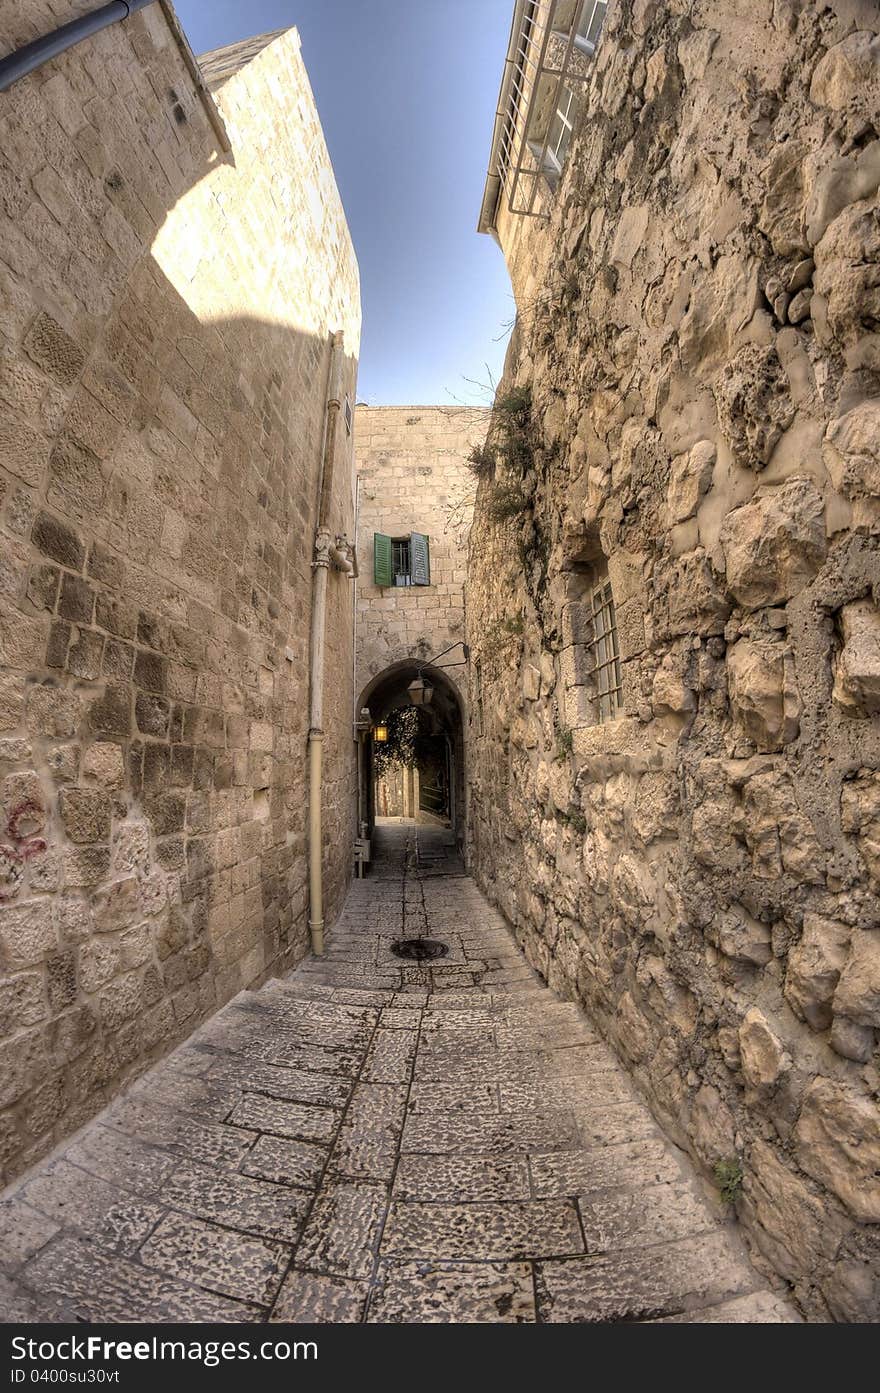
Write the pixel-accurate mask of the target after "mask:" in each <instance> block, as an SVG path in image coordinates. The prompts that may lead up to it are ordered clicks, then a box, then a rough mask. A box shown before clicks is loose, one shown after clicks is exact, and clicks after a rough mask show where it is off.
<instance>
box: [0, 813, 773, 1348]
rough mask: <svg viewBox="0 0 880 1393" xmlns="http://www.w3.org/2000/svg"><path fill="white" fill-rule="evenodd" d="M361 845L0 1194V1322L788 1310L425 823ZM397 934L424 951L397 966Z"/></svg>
mask: <svg viewBox="0 0 880 1393" xmlns="http://www.w3.org/2000/svg"><path fill="white" fill-rule="evenodd" d="M378 841H379V854H378V857H377V861H376V863H375V864H374V867H373V872H372V875H371V877H370V878H369V879H367V880H364V881H357V882H355V884H354V885H353V887H352V890H351V893H350V896H349V899H348V903H347V906H346V909H345V913H344V915H343V917H342V919H341V920H340V922H339V924H338V925H337V927H336V929H335V931H334V933H333V935H332V938H331V940H330V942H329V946H328V951H327V955H326V957H325V958H324V959H323V960H322V961H319V960H315V959H309V960H307V961H306V962H304V963H303V964H302V965H301V967H300V968H299V969H298V971H296V972H295V973H293V974H292V975H291V976H290V977H289V978H287V979H285V980H284V981H277V980H276V981H272V982H269V983H268V984H267V985H266V986H264V987H263V988H262V990H260V991H258V992H253V993H250V992H249V993H243V994H242V995H240V996H239V997H237V998H236V999H235V1000H234V1001H232V1002H231V1003H230V1004H229V1005H228V1006H227V1007H226V1008H225V1010H223V1011H221V1012H220V1013H219V1015H217V1016H216V1017H214V1018H213V1019H212V1020H211V1021H209V1022H208V1023H207V1024H206V1025H205V1026H204V1027H203V1028H202V1029H201V1030H200V1031H199V1032H198V1034H197V1035H196V1036H194V1037H193V1038H192V1039H191V1040H190V1041H189V1042H188V1043H187V1044H185V1045H184V1046H183V1047H181V1048H180V1049H178V1050H177V1051H176V1052H175V1053H174V1054H173V1055H172V1056H170V1057H169V1058H168V1059H167V1060H166V1061H164V1062H163V1063H161V1064H159V1065H158V1066H157V1067H156V1068H154V1069H153V1070H152V1071H151V1072H150V1073H149V1074H147V1075H146V1076H145V1077H144V1078H142V1079H141V1080H140V1081H139V1082H138V1084H137V1085H136V1086H135V1087H134V1088H132V1089H131V1090H129V1091H128V1093H127V1094H126V1095H125V1096H123V1097H122V1098H120V1099H119V1100H118V1101H117V1102H115V1103H113V1104H112V1105H111V1106H110V1107H109V1108H108V1109H107V1110H106V1111H105V1112H104V1113H102V1114H101V1116H100V1117H98V1118H97V1119H95V1121H94V1122H92V1123H91V1124H89V1125H88V1126H87V1127H86V1128H85V1129H84V1130H83V1131H81V1132H80V1133H79V1134H78V1135H77V1136H76V1137H74V1138H73V1140H72V1141H71V1142H70V1143H69V1144H67V1146H66V1148H65V1149H64V1151H63V1153H61V1154H57V1155H56V1156H55V1157H54V1158H53V1159H51V1160H50V1161H49V1162H47V1163H45V1164H43V1165H41V1166H40V1167H39V1168H38V1169H37V1170H36V1171H32V1172H31V1173H30V1174H29V1175H28V1176H26V1177H25V1178H24V1180H23V1182H22V1183H21V1184H20V1185H19V1187H18V1188H17V1190H16V1191H15V1192H14V1194H12V1195H11V1196H10V1197H7V1199H6V1201H5V1203H4V1204H3V1206H2V1209H0V1271H2V1272H5V1273H6V1274H7V1275H6V1277H2V1276H0V1294H2V1296H3V1298H4V1299H3V1300H2V1302H0V1305H2V1307H3V1309H4V1310H5V1311H6V1319H7V1320H36V1319H46V1320H87V1321H88V1320H91V1321H99V1320H100V1321H123V1320H124V1321H131V1320H160V1321H178V1320H233V1321H250V1320H267V1319H268V1320H276V1321H288V1320H289V1321H311V1320H319V1321H361V1320H364V1319H366V1320H368V1321H379V1322H389V1321H404V1322H417V1321H425V1320H431V1321H474V1320H477V1321H490V1320H491V1321H498V1320H502V1321H535V1320H541V1321H615V1320H645V1319H657V1318H661V1319H672V1320H676V1319H700V1320H713V1321H755V1320H758V1321H785V1320H794V1319H796V1317H795V1315H794V1314H793V1313H792V1312H791V1311H790V1309H789V1308H788V1307H787V1306H786V1305H785V1304H784V1303H783V1302H782V1301H780V1300H779V1299H778V1298H777V1297H775V1296H774V1295H773V1294H772V1293H771V1292H770V1291H768V1290H766V1289H765V1287H764V1284H763V1283H762V1281H761V1279H760V1278H759V1277H758V1276H757V1274H756V1273H755V1272H754V1270H753V1269H752V1268H751V1266H750V1265H749V1263H748V1261H747V1259H746V1257H745V1253H744V1250H743V1248H742V1245H741V1244H740V1242H739V1239H738V1237H737V1234H736V1230H735V1229H734V1228H732V1227H731V1226H729V1225H726V1224H724V1223H722V1222H719V1220H718V1219H717V1218H716V1217H715V1216H713V1213H712V1211H711V1209H710V1206H709V1204H708V1203H707V1201H706V1199H705V1197H704V1196H703V1194H702V1192H701V1190H700V1188H699V1186H698V1183H697V1181H696V1180H695V1178H694V1177H693V1175H692V1173H691V1172H690V1171H689V1168H688V1165H687V1164H686V1162H685V1161H684V1160H683V1159H682V1157H681V1154H680V1153H678V1152H677V1151H676V1150H675V1148H674V1147H672V1146H671V1145H670V1144H669V1143H668V1142H667V1141H665V1140H664V1138H663V1136H662V1135H661V1133H660V1132H659V1131H658V1129H657V1127H656V1125H655V1124H654V1122H653V1121H652V1119H651V1116H650V1114H649V1113H648V1111H647V1109H646V1108H645V1106H644V1105H643V1104H642V1103H641V1102H640V1101H639V1100H638V1099H637V1097H636V1096H635V1094H634V1092H633V1090H632V1088H631V1086H630V1085H629V1083H628V1081H627V1079H626V1076H625V1074H624V1073H623V1072H622V1070H621V1069H620V1068H619V1067H618V1065H617V1064H616V1062H615V1060H614V1058H613V1057H612V1055H611V1054H610V1053H609V1051H608V1050H607V1049H606V1048H605V1047H604V1046H603V1045H602V1044H601V1042H600V1041H599V1040H598V1038H597V1037H596V1035H595V1034H594V1033H593V1032H592V1031H591V1029H590V1027H589V1025H588V1023H587V1021H586V1019H585V1017H584V1016H583V1014H582V1012H581V1011H580V1010H579V1009H578V1008H577V1007H576V1006H575V1005H573V1004H569V1003H563V1002H560V1001H559V1000H557V999H556V998H555V997H554V995H553V994H552V993H551V992H550V991H549V990H548V989H546V988H545V987H543V986H542V985H541V983H540V982H539V981H538V979H537V978H536V976H535V974H534V973H533V972H532V971H531V970H530V969H529V967H528V966H527V965H526V963H525V961H524V959H523V958H522V955H521V954H520V952H519V951H518V949H517V948H516V946H515V944H514V942H513V940H512V938H511V935H510V933H509V931H508V930H507V929H506V928H505V926H504V924H503V923H502V921H501V919H500V918H499V916H498V915H497V914H496V913H495V912H494V911H493V910H492V909H491V908H490V907H489V906H488V905H487V903H486V901H485V900H484V898H483V897H482V895H481V894H480V892H479V891H478V890H477V888H476V887H475V886H474V884H473V883H472V882H471V881H470V880H469V879H467V878H466V877H464V876H463V875H461V874H456V873H455V872H456V871H457V870H458V869H459V867H458V866H457V865H456V863H455V859H454V856H455V853H454V849H453V848H451V847H450V846H449V845H448V843H449V837H448V835H447V834H445V833H443V832H442V831H441V830H439V829H424V828H419V829H415V828H414V827H412V826H411V825H406V824H396V825H386V826H384V827H382V828H380V829H379V837H378ZM420 863H421V864H420ZM450 872H452V873H450ZM400 937H407V938H410V937H430V938H432V939H435V940H440V941H441V942H443V943H444V944H446V945H448V949H449V951H448V954H447V955H446V956H444V957H442V958H438V959H436V960H434V961H431V962H427V963H420V962H413V963H408V962H402V961H401V960H400V959H399V958H397V957H395V956H394V955H393V954H392V951H391V945H392V941H393V940H394V939H396V938H400ZM697 1312H699V1315H695V1314H694V1313H697Z"/></svg>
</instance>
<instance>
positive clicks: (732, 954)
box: [718, 904, 773, 967]
mask: <svg viewBox="0 0 880 1393" xmlns="http://www.w3.org/2000/svg"><path fill="white" fill-rule="evenodd" d="M718 947H719V948H720V950H721V952H722V953H723V954H724V956H725V957H726V958H734V959H735V960H736V961H737V962H745V963H751V964H752V965H753V966H754V967H766V965H767V963H769V961H770V959H771V958H772V956H773V948H772V935H771V931H770V927H769V925H768V924H762V923H761V921H760V919H755V918H753V916H752V915H751V914H749V913H748V911H747V910H745V909H744V908H743V907H742V905H740V904H733V905H731V906H730V908H729V909H726V910H725V911H724V912H723V914H721V915H720V916H719V918H718Z"/></svg>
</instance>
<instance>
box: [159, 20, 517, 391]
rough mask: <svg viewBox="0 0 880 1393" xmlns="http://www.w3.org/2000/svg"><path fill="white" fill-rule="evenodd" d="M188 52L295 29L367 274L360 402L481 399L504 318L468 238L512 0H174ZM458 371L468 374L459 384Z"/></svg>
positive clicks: (507, 296) (503, 283)
mask: <svg viewBox="0 0 880 1393" xmlns="http://www.w3.org/2000/svg"><path fill="white" fill-rule="evenodd" d="M175 8H176V10H177V13H178V15H179V16H180V19H181V22H182V23H183V26H184V29H185V30H186V33H187V37H188V38H189V41H190V43H191V45H192V47H193V48H194V49H195V51H196V53H204V52H205V51H206V50H208V49H211V48H219V47H221V46H222V45H223V44H227V43H232V42H233V41H235V40H236V39H241V38H245V37H247V36H248V35H251V34H259V33H263V32H265V31H267V30H271V29H281V28H284V27H285V26H286V25H290V24H295V25H296V27H297V28H298V29H299V31H300V34H301V36H302V43H303V55H304V57H305V62H306V66H307V68H308V72H309V77H310V79H311V83H312V87H313V88H314V92H315V97H316V100H317V104H318V111H319V112H320V115H321V122H322V125H323V127H324V134H325V136H326V138H327V144H328V146H329V149H330V155H331V158H332V160H333V168H334V170H335V172H336V179H337V182H338V184H339V189H340V192H341V194H342V200H343V203H344V204H345V211H346V216H347V218H348V222H349V226H350V227H351V231H352V236H353V238H354V243H355V248H356V250H357V256H358V262H359V265H360V272H361V294H362V298H363V310H364V331H363V339H362V344H361V365H360V377H359V381H358V399H359V400H361V401H368V402H371V403H372V404H374V405H381V404H395V403H398V404H401V405H410V404H412V405H415V404H420V405H427V404H430V403H438V404H440V405H444V404H453V403H454V402H456V401H458V402H465V403H467V404H469V405H484V404H487V402H488V401H489V400H490V398H489V395H488V394H487V393H486V392H485V391H481V390H480V388H479V387H475V386H473V385H472V382H477V383H487V382H488V380H489V377H490V375H491V376H492V377H493V378H494V379H497V377H498V376H499V373H500V370H501V363H502V360H503V357H504V349H505V346H506V341H507V335H508V332H509V328H510V323H511V321H512V319H513V314H514V308H513V298H512V295H511V291H510V282H509V279H508V276H507V270H506V268H505V265H504V260H503V258H502V255H501V252H500V251H499V249H498V247H497V246H496V245H495V243H494V242H493V241H492V240H491V239H490V238H489V237H485V236H480V235H478V233H477V232H476V231H475V228H476V222H477V215H478V213H479V207H480V199H481V197H482V192H483V182H484V179H485V174H486V165H487V162H488V157H489V141H490V139H491V135H492V123H493V120H494V115H495V105H496V102H497V99H498V86H499V83H500V80H501V70H502V67H503V64H504V56H505V52H506V49H507V37H508V33H509V29H510V19H511V14H512V12H513V0H247V3H246V0H175ZM467 379H471V380H472V382H469V381H468V380H467Z"/></svg>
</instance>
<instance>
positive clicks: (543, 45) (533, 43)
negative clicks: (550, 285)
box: [497, 0, 608, 217]
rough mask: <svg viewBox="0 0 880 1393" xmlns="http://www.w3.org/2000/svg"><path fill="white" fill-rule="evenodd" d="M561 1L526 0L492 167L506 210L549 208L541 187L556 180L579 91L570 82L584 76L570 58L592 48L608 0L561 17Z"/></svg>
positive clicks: (586, 2) (543, 212) (541, 213)
mask: <svg viewBox="0 0 880 1393" xmlns="http://www.w3.org/2000/svg"><path fill="white" fill-rule="evenodd" d="M562 8H563V7H562V5H561V0H542V2H541V3H537V0H530V3H528V4H527V5H526V6H525V7H524V10H523V14H522V19H521V24H520V30H519V33H518V35H517V37H516V43H515V47H514V49H513V55H512V58H511V60H510V61H511V63H512V65H513V66H512V72H511V75H510V77H509V78H508V79H507V82H508V86H507V103H508V105H507V113H506V118H505V121H504V125H503V128H502V131H501V135H500V137H499V141H498V165H497V168H498V174H499V177H500V180H501V183H502V186H503V187H504V189H505V190H506V193H507V206H508V208H509V210H510V212H511V213H519V214H525V215H526V216H529V217H546V216H547V209H546V207H544V206H543V205H542V202H541V199H540V197H539V195H540V192H541V188H542V186H543V185H546V184H548V183H549V185H550V186H551V188H552V187H555V185H556V183H557V181H558V178H559V175H560V173H561V171H562V167H563V165H564V163H565V157H566V155H567V153H568V147H569V145H570V143H571V137H572V132H573V126H574V122H575V117H576V114H577V105H578V101H577V97H576V96H575V94H574V92H572V90H571V87H570V85H569V84H570V83H571V82H582V81H584V80H585V79H586V77H587V75H588V74H587V72H585V71H583V64H582V63H581V64H580V66H579V65H578V64H576V63H573V62H572V58H573V55H575V54H578V55H581V57H587V58H591V57H592V56H593V55H594V53H595V51H596V47H597V45H598V42H599V36H600V33H601V30H602V25H603V23H604V20H605V15H606V12H607V9H608V4H607V0H580V3H576V4H575V6H574V14H573V17H572V18H570V19H569V20H567V21H565V22H563V21H562V20H561V17H560V15H559V11H560V10H561V9H562ZM557 21H558V23H557ZM551 40H561V41H562V44H563V47H564V53H563V55H562V57H561V58H559V57H557V56H555V55H554V56H553V57H552V58H551V51H550V45H551ZM547 84H549V86H546V85H547ZM545 86H546V91H547V93H548V96H547V104H548V105H549V110H550V113H551V114H550V120H549V123H548V124H547V126H546V129H544V130H543V131H541V130H538V129H537V124H538V123H537V122H536V119H535V118H536V116H537V110H536V109H537V107H538V106H539V105H540V106H542V107H544V106H545V101H544V96H543V93H544V92H545Z"/></svg>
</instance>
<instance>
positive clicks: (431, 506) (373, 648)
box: [355, 406, 489, 696]
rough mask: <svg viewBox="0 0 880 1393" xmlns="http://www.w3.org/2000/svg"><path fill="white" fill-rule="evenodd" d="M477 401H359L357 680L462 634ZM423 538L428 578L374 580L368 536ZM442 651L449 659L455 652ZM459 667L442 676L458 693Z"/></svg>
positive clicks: (482, 429) (481, 419) (481, 418)
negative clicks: (423, 581)
mask: <svg viewBox="0 0 880 1393" xmlns="http://www.w3.org/2000/svg"><path fill="white" fill-rule="evenodd" d="M488 422H489V412H488V411H487V410H485V409H483V408H481V407H455V406H358V408H357V411H356V413H355V455H356V468H357V477H358V486H359V505H358V563H359V567H360V578H359V580H358V587H357V655H356V670H357V680H356V685H357V689H358V692H362V691H363V690H364V688H365V687H366V686H367V685H368V683H369V682H370V681H371V680H372V678H374V677H375V676H377V674H379V673H381V672H382V671H384V669H385V668H387V667H389V666H390V665H391V664H393V663H397V662H401V661H402V660H403V659H405V658H408V657H412V656H413V655H417V656H422V657H428V656H430V655H431V654H435V653H439V652H441V651H442V649H444V648H447V647H449V645H450V644H454V643H456V642H461V641H462V640H463V639H464V585H465V576H466V567H467V543H468V534H469V532H470V525H471V517H472V513H473V500H474V494H475V491H476V489H475V479H474V474H473V471H472V469H471V468H470V466H469V464H468V460H467V457H468V455H469V453H470V451H471V449H472V448H473V447H474V446H475V445H479V444H480V443H481V442H482V440H483V439H484V438H485V434H486V428H487V426H488ZM376 532H382V533H385V534H386V535H388V536H395V537H398V536H399V537H405V536H408V535H409V533H410V532H422V533H425V534H426V535H427V536H428V537H429V538H430V550H431V584H430V585H428V586H410V587H388V588H384V589H380V588H379V587H378V586H376V585H374V583H373V535H374V533H376ZM460 657H461V654H460V652H459V653H450V655H449V661H452V660H455V659H456V658H460ZM464 671H465V669H464V668H451V669H450V670H449V672H448V674H447V676H448V677H449V678H450V680H451V681H452V682H454V683H455V685H456V686H457V687H458V688H459V689H460V691H461V693H462V696H465V694H466V687H467V684H466V680H465V678H464V676H463V674H464Z"/></svg>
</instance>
